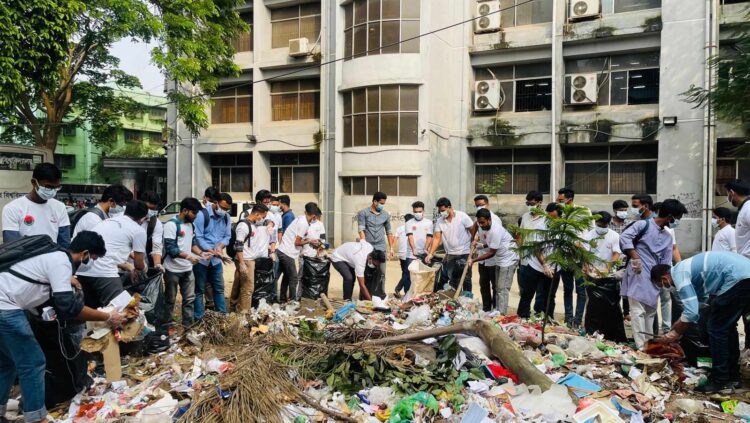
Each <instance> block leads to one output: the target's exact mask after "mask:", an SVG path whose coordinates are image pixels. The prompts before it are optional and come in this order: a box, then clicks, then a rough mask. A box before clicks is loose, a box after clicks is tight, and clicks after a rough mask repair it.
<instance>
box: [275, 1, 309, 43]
mask: <svg viewBox="0 0 750 423" xmlns="http://www.w3.org/2000/svg"><path fill="white" fill-rule="evenodd" d="M319 34H320V3H315V4H301V5H299V6H292V7H284V8H281V9H273V10H271V48H283V47H289V40H293V39H295V38H303V37H305V38H307V39H308V40H309V41H310V44H312V43H314V42H315V41H316V40H317V39H318V35H319Z"/></svg>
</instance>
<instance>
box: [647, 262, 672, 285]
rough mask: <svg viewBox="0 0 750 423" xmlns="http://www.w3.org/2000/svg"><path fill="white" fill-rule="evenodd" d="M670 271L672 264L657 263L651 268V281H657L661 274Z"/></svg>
mask: <svg viewBox="0 0 750 423" xmlns="http://www.w3.org/2000/svg"><path fill="white" fill-rule="evenodd" d="M671 271H672V266H670V265H668V264H657V265H656V266H654V267H652V268H651V282H658V281H659V280H661V278H662V276H664V275H666V274H668V273H669V272H671Z"/></svg>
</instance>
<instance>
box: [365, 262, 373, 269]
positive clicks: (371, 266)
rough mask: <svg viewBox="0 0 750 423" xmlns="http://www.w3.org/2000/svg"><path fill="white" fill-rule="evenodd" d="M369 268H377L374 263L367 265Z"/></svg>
mask: <svg viewBox="0 0 750 423" xmlns="http://www.w3.org/2000/svg"><path fill="white" fill-rule="evenodd" d="M367 267H369V268H370V269H374V268H375V265H374V264H372V263H367Z"/></svg>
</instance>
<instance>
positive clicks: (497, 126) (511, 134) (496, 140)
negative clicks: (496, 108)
mask: <svg viewBox="0 0 750 423" xmlns="http://www.w3.org/2000/svg"><path fill="white" fill-rule="evenodd" d="M506 101H512V99H506ZM516 129H518V128H517V127H515V126H513V125H511V124H510V122H508V121H507V120H504V119H498V118H495V119H492V125H490V126H489V127H488V128H487V132H486V134H484V138H485V139H486V140H487V141H489V142H490V143H491V144H493V145H508V144H513V143H515V141H518V138H519V137H518V135H516Z"/></svg>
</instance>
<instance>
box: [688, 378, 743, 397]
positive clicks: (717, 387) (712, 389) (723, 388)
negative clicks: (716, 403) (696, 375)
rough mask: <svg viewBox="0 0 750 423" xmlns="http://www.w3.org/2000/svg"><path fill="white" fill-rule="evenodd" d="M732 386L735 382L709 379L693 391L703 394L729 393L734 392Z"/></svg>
mask: <svg viewBox="0 0 750 423" xmlns="http://www.w3.org/2000/svg"><path fill="white" fill-rule="evenodd" d="M734 388H735V382H731V381H728V382H716V381H713V380H709V381H708V383H706V384H705V385H703V386H699V387H697V388H695V391H696V392H701V393H704V394H716V393H719V394H731V393H732V392H734Z"/></svg>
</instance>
